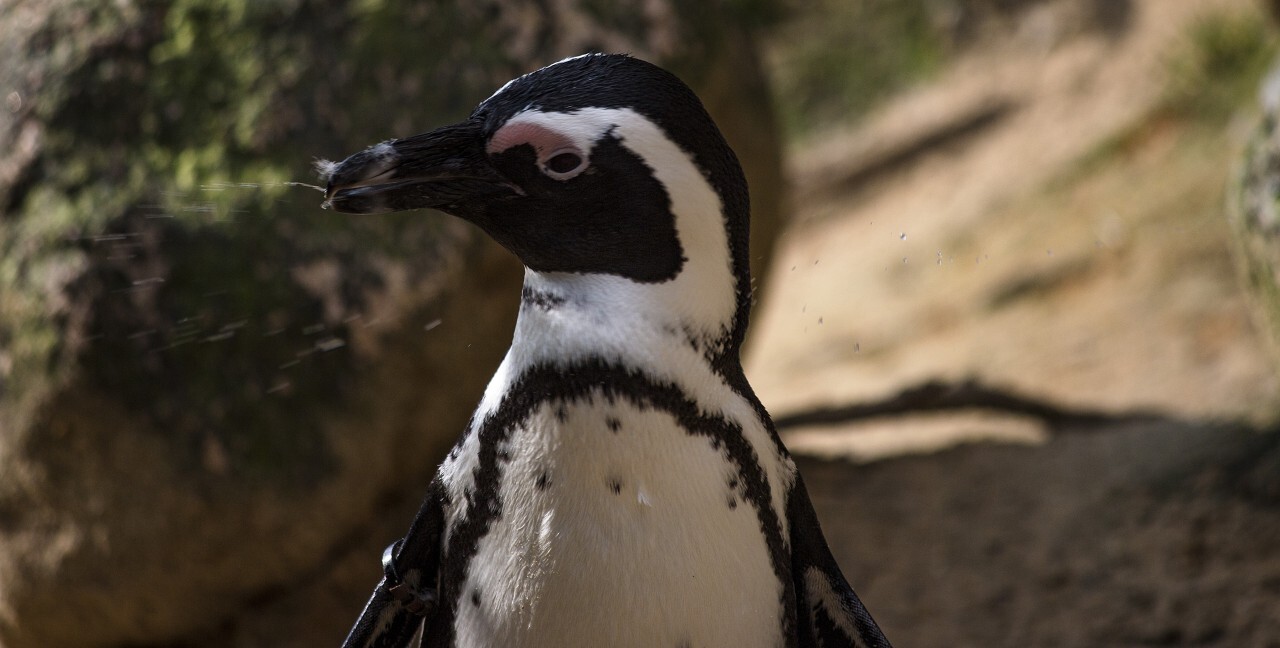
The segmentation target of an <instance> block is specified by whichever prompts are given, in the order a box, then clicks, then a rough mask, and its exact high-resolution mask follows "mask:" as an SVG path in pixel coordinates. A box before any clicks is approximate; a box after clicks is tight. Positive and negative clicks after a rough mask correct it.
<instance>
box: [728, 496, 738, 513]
mask: <svg viewBox="0 0 1280 648" xmlns="http://www.w3.org/2000/svg"><path fill="white" fill-rule="evenodd" d="M736 508H738V498H736V497H734V496H733V495H730V496H729V510H730V511H732V510H734V509H736Z"/></svg>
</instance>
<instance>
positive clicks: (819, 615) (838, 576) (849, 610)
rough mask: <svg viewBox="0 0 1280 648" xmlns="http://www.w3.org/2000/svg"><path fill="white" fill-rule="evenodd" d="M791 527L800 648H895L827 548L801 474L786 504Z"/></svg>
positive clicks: (793, 575) (792, 564)
mask: <svg viewBox="0 0 1280 648" xmlns="http://www.w3.org/2000/svg"><path fill="white" fill-rule="evenodd" d="M787 517H788V518H789V519H790V521H791V577H792V579H793V580H794V581H795V587H796V626H797V627H796V630H797V634H798V635H799V638H800V647H801V648H836V647H840V648H844V647H847V646H852V647H855V648H891V646H890V645H889V640H888V639H886V638H885V636H884V633H883V632H881V631H880V627H879V626H877V625H876V622H875V620H874V619H872V618H871V613H869V612H867V608H866V606H864V605H863V604H862V601H861V600H860V599H859V598H858V595H857V594H855V593H854V592H853V588H852V587H851V586H850V585H849V583H848V581H846V580H845V578H844V574H843V573H841V572H840V566H839V565H838V564H837V563H836V559H835V557H834V556H832V555H831V550H830V549H829V548H828V547H827V540H826V538H825V537H823V535H822V527H821V526H819V524H818V516H817V514H816V513H815V512H814V510H813V503H812V502H810V501H809V493H808V492H807V491H806V490H805V487H804V480H802V479H801V478H800V475H799V474H798V473H797V474H796V483H795V486H794V487H793V488H792V489H791V493H790V495H789V496H788V498H787Z"/></svg>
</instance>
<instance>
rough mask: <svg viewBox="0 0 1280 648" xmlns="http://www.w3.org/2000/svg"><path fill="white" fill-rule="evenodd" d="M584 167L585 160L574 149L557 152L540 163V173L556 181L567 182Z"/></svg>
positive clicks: (585, 164)
mask: <svg viewBox="0 0 1280 648" xmlns="http://www.w3.org/2000/svg"><path fill="white" fill-rule="evenodd" d="M586 166H587V159H586V158H585V157H583V155H582V154H581V153H579V152H578V151H577V150H576V149H568V150H559V151H556V152H555V153H552V154H551V155H550V156H548V157H547V159H546V161H545V162H543V163H542V172H543V173H545V174H547V176H548V177H550V178H554V179H556V180H568V179H570V178H573V177H574V176H576V175H578V174H579V173H582V170H583V169H585V168H586Z"/></svg>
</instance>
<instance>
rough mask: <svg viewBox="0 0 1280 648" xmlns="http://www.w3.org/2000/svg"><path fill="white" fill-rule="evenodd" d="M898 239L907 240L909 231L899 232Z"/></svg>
mask: <svg viewBox="0 0 1280 648" xmlns="http://www.w3.org/2000/svg"><path fill="white" fill-rule="evenodd" d="M898 240H899V241H905V240H907V233H906V232H901V233H899V234H898Z"/></svg>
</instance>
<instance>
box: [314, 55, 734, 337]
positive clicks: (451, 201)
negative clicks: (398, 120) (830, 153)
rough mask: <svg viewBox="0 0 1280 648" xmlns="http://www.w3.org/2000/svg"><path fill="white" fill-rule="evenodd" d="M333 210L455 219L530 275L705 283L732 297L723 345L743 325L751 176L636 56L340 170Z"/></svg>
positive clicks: (530, 79)
mask: <svg viewBox="0 0 1280 648" xmlns="http://www.w3.org/2000/svg"><path fill="white" fill-rule="evenodd" d="M325 206H326V207H329V208H331V209H334V210H336V211H339V212H346V213H356V214H374V213H383V212H392V211H401V210H407V209H419V208H431V209H435V210H439V211H442V212H445V213H449V214H452V215H455V216H458V217H461V218H463V219H466V220H468V221H471V222H472V223H475V224H476V225H478V226H479V227H481V228H482V229H483V230H484V231H485V232H487V233H488V234H489V235H490V236H491V237H493V238H494V239H495V240H497V242H498V243H500V244H502V245H503V246H504V247H506V248H507V249H508V250H510V251H511V252H513V253H514V254H515V255H516V256H517V257H519V258H520V260H521V261H522V262H523V263H524V265H525V266H526V267H527V268H529V269H530V270H532V271H534V272H537V273H543V274H554V273H560V274H566V273H567V274H574V275H604V276H611V277H617V278H621V279H624V280H626V281H629V282H634V283H637V284H648V285H655V284H664V283H670V282H673V281H676V280H677V279H679V278H681V277H684V276H686V275H690V274H697V275H699V276H700V277H701V278H700V279H699V280H698V281H697V282H693V283H696V286H695V287H696V288H697V289H698V291H700V292H703V293H707V292H716V293H719V294H718V295H711V294H702V295H693V296H691V297H690V298H691V299H703V300H712V301H715V300H717V299H721V300H727V304H725V305H726V306H727V310H728V311H731V313H732V314H731V313H725V317H724V318H723V319H722V320H721V323H720V324H721V326H722V327H725V328H727V329H730V330H727V331H725V333H726V334H728V333H730V331H731V330H735V329H742V328H744V327H745V316H746V309H747V306H746V304H747V302H749V298H750V276H749V269H748V252H747V247H748V221H749V207H748V198H747V186H746V180H745V178H744V176H743V173H742V169H741V167H740V165H739V164H738V160H737V158H736V157H735V156H734V154H733V151H732V150H731V149H730V148H729V146H728V145H727V144H726V142H725V140H724V138H723V137H722V135H721V134H720V131H719V129H718V128H716V125H715V123H714V122H713V121H712V120H711V117H710V116H709V115H708V114H707V112H706V110H705V109H704V108H703V106H702V103H701V102H700V101H699V100H698V98H697V96H696V95H695V94H694V93H693V91H692V90H690V89H689V87H688V86H686V85H685V84H684V83H683V82H681V81H680V80H679V79H678V78H677V77H675V76H674V75H672V74H671V73H669V72H667V71H665V70H663V69H661V68H659V67H657V66H655V65H652V64H650V63H647V62H644V61H642V60H640V59H635V58H631V57H629V56H625V55H609V54H588V55H583V56H578V57H574V58H570V59H566V60H564V61H560V62H559V63H555V64H553V65H550V66H547V67H545V68H542V69H540V70H537V71H535V72H531V73H529V74H526V75H524V76H521V77H519V78H516V79H514V80H512V81H510V82H508V83H507V84H506V85H505V86H503V87H502V88H501V89H499V90H498V91H497V92H496V93H494V94H493V96H491V97H489V98H488V99H486V100H485V101H484V102H482V103H481V104H480V105H479V106H478V107H476V109H475V111H474V112H473V113H472V114H471V116H470V117H469V118H468V119H467V120H466V121H463V122H461V123H457V124H452V125H448V126H444V127H441V128H438V129H436V130H433V131H430V132H428V133H424V134H421V135H415V136H412V137H406V138H403V139H393V140H388V141H386V142H383V143H381V144H377V145H375V146H372V147H370V148H368V149H366V150H364V151H361V152H359V153H356V154H354V155H352V156H350V157H348V158H346V159H345V160H343V161H342V162H340V163H338V164H337V165H335V166H333V167H332V169H331V170H330V171H329V178H328V188H327V200H326V202H325ZM712 275H716V276H717V277H718V279H712V278H711V276H712ZM717 284H718V285H717ZM722 310H723V309H722ZM733 337H736V338H740V337H741V331H739V333H738V335H735V336H733Z"/></svg>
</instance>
